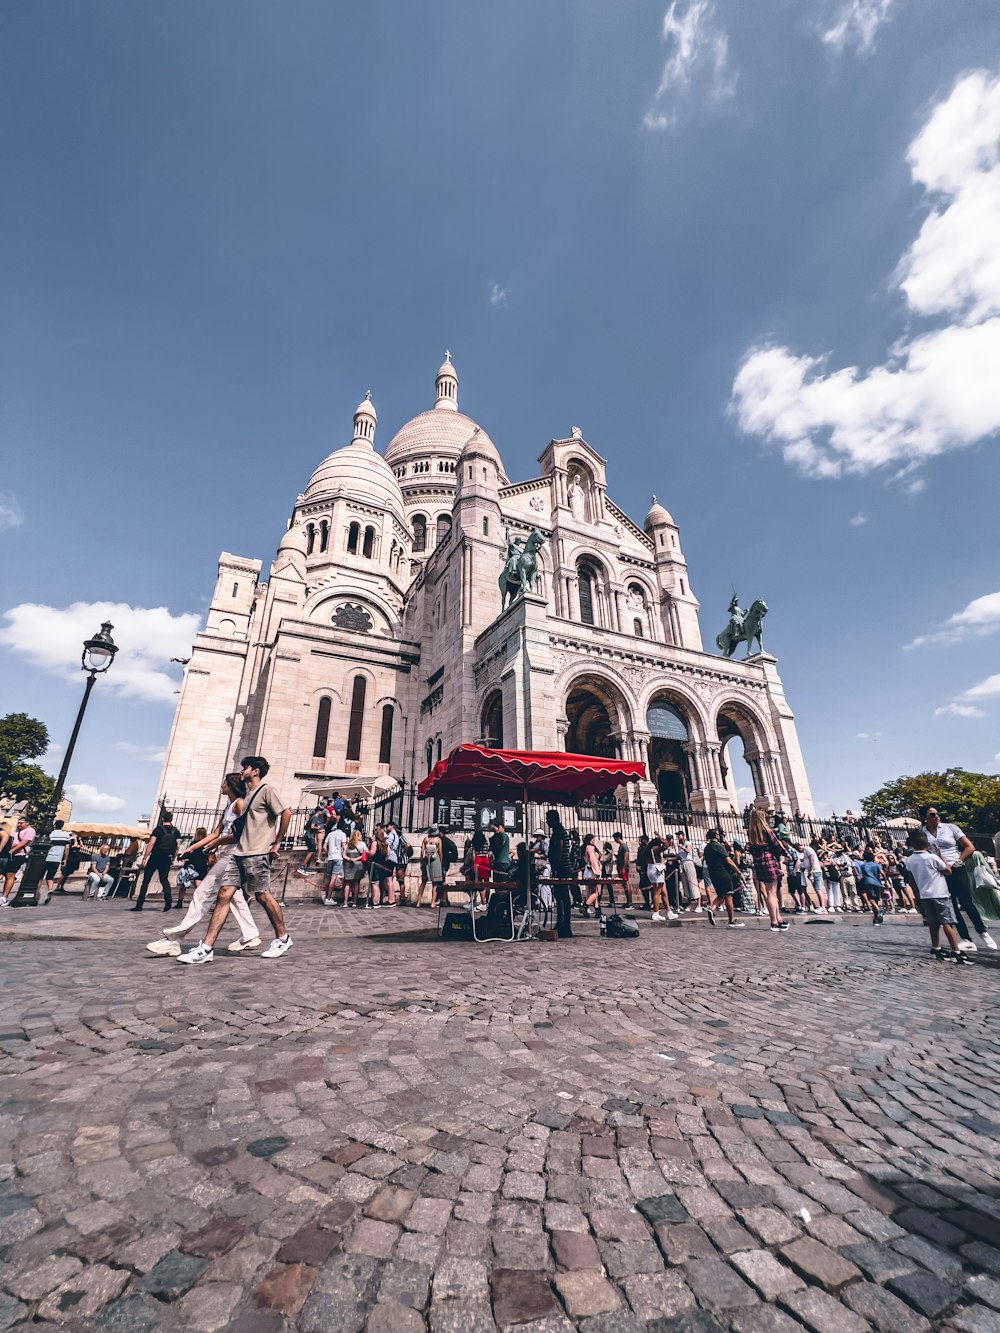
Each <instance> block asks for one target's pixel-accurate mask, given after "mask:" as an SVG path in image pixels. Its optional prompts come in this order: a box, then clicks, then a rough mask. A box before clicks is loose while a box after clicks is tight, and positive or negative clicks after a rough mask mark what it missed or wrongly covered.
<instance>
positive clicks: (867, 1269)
mask: <svg viewBox="0 0 1000 1333" xmlns="http://www.w3.org/2000/svg"><path fill="white" fill-rule="evenodd" d="M840 1252H841V1254H842V1255H843V1256H844V1258H845V1259H848V1260H849V1261H850V1262H851V1263H852V1264H857V1266H858V1268H860V1269H861V1271H862V1273H864V1274H865V1275H866V1276H867V1277H870V1278H871V1279H872V1280H873V1281H874V1282H881V1283H883V1284H884V1283H886V1282H888V1280H889V1279H890V1278H891V1277H902V1275H903V1274H904V1273H912V1272H913V1267H914V1265H913V1262H912V1260H910V1259H909V1258H908V1257H907V1256H906V1255H902V1254H900V1253H899V1252H898V1251H897V1250H894V1249H892V1247H891V1246H889V1245H879V1244H877V1243H876V1242H875V1241H873V1240H869V1241H865V1242H864V1243H863V1244H861V1245H845V1246H844V1247H843V1248H842V1249H841V1251H840Z"/></svg>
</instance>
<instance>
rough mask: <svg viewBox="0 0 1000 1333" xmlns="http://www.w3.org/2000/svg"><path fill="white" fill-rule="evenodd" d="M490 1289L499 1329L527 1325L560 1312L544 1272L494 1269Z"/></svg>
mask: <svg viewBox="0 0 1000 1333" xmlns="http://www.w3.org/2000/svg"><path fill="white" fill-rule="evenodd" d="M490 1288H491V1290H492V1293H493V1314H494V1317H495V1319H496V1322H497V1323H498V1324H499V1326H500V1327H501V1328H509V1327H511V1326H512V1325H515V1324H527V1323H529V1322H531V1321H532V1320H538V1319H545V1318H547V1317H548V1316H549V1315H552V1314H556V1313H558V1312H559V1307H558V1304H557V1303H556V1299H555V1297H554V1296H553V1294H552V1288H551V1286H550V1285H549V1280H548V1275H547V1274H546V1273H543V1272H531V1271H530V1270H526V1269H507V1268H496V1269H494V1270H493V1272H492V1273H491V1274H490Z"/></svg>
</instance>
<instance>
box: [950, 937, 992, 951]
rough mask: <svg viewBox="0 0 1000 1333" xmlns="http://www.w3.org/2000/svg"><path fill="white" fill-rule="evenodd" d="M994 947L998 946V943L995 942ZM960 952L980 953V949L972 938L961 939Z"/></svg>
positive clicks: (959, 943) (959, 942)
mask: <svg viewBox="0 0 1000 1333" xmlns="http://www.w3.org/2000/svg"><path fill="white" fill-rule="evenodd" d="M993 947H994V949H995V948H996V945H995V944H994V946H993ZM958 952H959V953H978V952H979V950H978V949H977V948H976V946H975V945H974V944H973V943H972V941H971V940H959V941H958Z"/></svg>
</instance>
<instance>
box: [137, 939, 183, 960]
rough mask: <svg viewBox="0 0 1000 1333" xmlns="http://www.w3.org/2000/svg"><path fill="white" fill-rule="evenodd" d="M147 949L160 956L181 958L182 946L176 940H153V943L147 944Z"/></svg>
mask: <svg viewBox="0 0 1000 1333" xmlns="http://www.w3.org/2000/svg"><path fill="white" fill-rule="evenodd" d="M146 949H147V951H148V952H149V953H155V954H156V956H157V957H158V958H179V957H180V952H181V946H180V945H179V944H178V943H177V942H176V940H153V942H152V944H147V945H146Z"/></svg>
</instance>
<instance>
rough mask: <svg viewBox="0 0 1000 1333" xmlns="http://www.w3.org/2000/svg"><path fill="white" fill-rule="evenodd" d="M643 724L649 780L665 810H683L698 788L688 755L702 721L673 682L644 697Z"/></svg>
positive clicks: (656, 687) (691, 702)
mask: <svg viewBox="0 0 1000 1333" xmlns="http://www.w3.org/2000/svg"><path fill="white" fill-rule="evenodd" d="M643 724H644V726H645V728H646V731H647V732H648V733H649V740H648V742H647V747H646V762H647V767H648V770H649V780H650V782H652V784H653V786H654V787H655V788H656V792H657V796H658V798H659V801H660V805H661V807H662V808H663V809H666V810H686V809H687V808H688V805H689V802H690V798H691V793H692V791H693V790H694V789H695V788H696V787H698V786H699V782H698V778H697V776H696V774H695V773H694V772H693V770H692V766H691V754H692V750H693V747H694V746H695V745H696V744H697V741H698V739H699V737H700V735H704V725H705V719H704V716H703V714H702V712H701V709H700V708H699V707H698V705H697V704H696V702H695V701H694V699H693V698H692V697H690V696H689V695H687V694H685V693H684V692H683V691H682V690H678V689H677V688H676V687H675V686H674V684H673V682H670V683H668V684H664V683H663V682H662V681H661V682H659V683H657V684H656V685H655V686H654V687H653V688H652V689H651V690H650V691H649V692H648V695H647V698H646V700H645V707H644V711H643Z"/></svg>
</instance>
